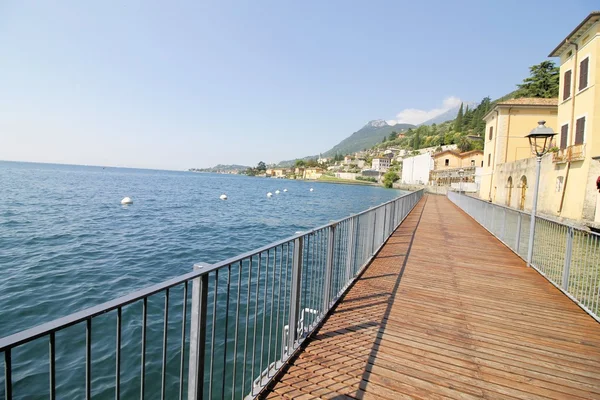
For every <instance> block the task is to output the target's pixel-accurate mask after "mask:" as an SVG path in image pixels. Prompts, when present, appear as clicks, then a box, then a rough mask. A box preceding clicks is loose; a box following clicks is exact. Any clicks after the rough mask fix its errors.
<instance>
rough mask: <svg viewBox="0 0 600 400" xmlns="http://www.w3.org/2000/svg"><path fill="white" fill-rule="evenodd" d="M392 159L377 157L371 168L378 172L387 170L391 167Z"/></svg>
mask: <svg viewBox="0 0 600 400" xmlns="http://www.w3.org/2000/svg"><path fill="white" fill-rule="evenodd" d="M390 164H391V160H390V159H389V158H387V157H377V158H374V159H373V162H372V163H371V168H372V169H374V170H375V171H378V172H386V171H387V170H388V169H389V168H390Z"/></svg>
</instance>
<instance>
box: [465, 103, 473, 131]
mask: <svg viewBox="0 0 600 400" xmlns="http://www.w3.org/2000/svg"><path fill="white" fill-rule="evenodd" d="M472 122H473V109H471V110H469V106H466V107H465V115H464V116H463V130H464V131H467V130H469V129H472V128H471V123H472Z"/></svg>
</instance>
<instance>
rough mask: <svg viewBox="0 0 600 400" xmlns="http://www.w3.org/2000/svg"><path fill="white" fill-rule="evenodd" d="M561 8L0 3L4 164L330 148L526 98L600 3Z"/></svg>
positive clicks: (140, 161) (218, 158) (287, 153)
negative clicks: (463, 106) (524, 87)
mask: <svg viewBox="0 0 600 400" xmlns="http://www.w3.org/2000/svg"><path fill="white" fill-rule="evenodd" d="M554 3H555V2H548V1H522V0H520V1H515V0H507V1H504V2H502V3H497V2H488V1H481V0H479V1H457V2H449V1H425V2H416V1H368V2H367V1H364V2H355V1H308V0H307V1H295V2H292V1H281V0H275V1H245V2H241V1H240V2H233V1H210V2H201V1H173V2H165V1H135V0H130V1H126V2H116V1H100V2H92V1H60V2H54V1H43V0H42V1H33V0H32V1H20V0H19V1H17V0H15V1H11V0H4V1H0V65H1V67H0V159H3V160H21V161H40V162H58V163H73V164H90V165H110V166H128V167H142V168H164V169H187V168H190V167H208V166H212V165H214V164H217V163H227V164H229V163H239V164H246V165H254V164H256V163H257V162H258V161H260V160H263V161H265V162H277V161H280V160H282V159H293V158H296V157H301V156H306V155H313V154H318V153H319V152H323V151H326V150H328V149H329V148H331V147H332V146H333V145H335V144H336V143H337V142H339V141H340V140H342V139H343V138H345V137H347V136H348V135H350V134H351V133H352V132H354V131H356V130H358V129H360V128H361V127H362V126H363V125H364V124H365V123H366V122H368V121H369V120H372V119H386V120H394V119H401V120H406V121H408V122H419V121H418V120H419V119H422V118H423V116H424V115H428V114H427V113H428V112H430V111H431V110H436V109H437V110H439V109H441V110H443V109H444V108H445V107H448V106H449V105H450V104H454V103H456V102H458V101H459V100H457V99H461V100H464V101H479V100H481V98H483V97H484V96H488V95H489V96H491V97H492V98H496V97H499V96H502V95H504V94H506V93H508V92H510V91H511V90H513V89H514V87H515V86H514V85H515V84H516V83H518V82H520V81H521V80H522V79H523V78H524V77H525V76H527V74H528V67H529V66H530V65H533V64H537V63H539V62H541V61H543V60H544V59H545V58H546V56H547V55H548V53H549V52H550V51H551V50H552V49H553V48H554V47H555V46H556V45H557V44H558V43H559V42H560V41H561V40H562V39H564V37H565V36H566V35H567V34H568V33H569V32H570V31H571V30H572V29H573V28H574V27H575V26H576V25H577V24H578V23H579V22H580V21H581V20H582V19H583V18H584V17H585V16H586V15H587V14H588V13H589V12H590V11H592V10H593V9H594V8H597V4H595V2H594V1H581V0H573V1H570V2H566V1H563V2H556V4H554ZM444 104H445V106H444ZM429 114H431V113H429ZM398 115H399V116H398Z"/></svg>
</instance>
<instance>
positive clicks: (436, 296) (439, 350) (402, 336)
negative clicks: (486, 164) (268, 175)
mask: <svg viewBox="0 0 600 400" xmlns="http://www.w3.org/2000/svg"><path fill="white" fill-rule="evenodd" d="M413 235H414V240H413V241H412V246H410V245H411V239H412V238H413ZM409 246H410V248H409ZM407 254H408V256H407ZM404 264H405V269H404V272H403V274H402V276H400V273H401V271H402V266H403V265H404ZM307 343H308V344H307V346H306V348H305V350H304V351H303V352H302V353H301V354H300V355H299V356H298V357H297V358H296V359H295V360H294V361H293V363H292V364H291V365H290V367H289V369H288V372H287V373H286V374H285V375H284V376H282V377H281V378H280V379H279V381H277V382H275V383H274V385H272V387H271V390H269V391H266V392H265V393H262V394H261V396H262V397H263V398H290V399H291V398H301V399H308V398H327V399H334V398H335V399H344V398H357V399H413V398H416V399H446V398H450V399H472V398H494V399H503V398H506V399H515V398H528V399H544V398H551V399H567V398H569V399H578V398H600V324H598V323H597V322H596V321H595V320H593V319H592V318H591V317H590V316H589V315H587V314H585V313H584V312H583V311H582V310H581V309H580V308H579V307H578V306H577V305H576V304H574V303H573V302H572V301H571V300H569V299H568V298H567V297H566V296H565V295H564V294H562V293H561V292H560V291H559V290H557V289H556V288H555V287H554V286H552V285H551V284H550V283H549V282H547V281H546V280H545V279H544V278H543V277H542V276H541V275H539V274H538V273H537V272H535V271H534V270H532V269H531V268H527V267H526V265H525V263H524V262H523V260H521V259H520V258H519V257H517V256H516V255H515V254H514V253H512V252H511V251H510V250H509V249H508V248H506V247H505V246H504V245H503V244H502V243H501V242H499V241H498V240H497V239H496V238H494V237H493V236H492V235H491V234H489V232H487V231H486V230H485V229H483V228H482V227H481V226H479V224H477V222H475V221H474V220H472V219H471V218H470V217H468V216H467V215H466V214H465V213H463V212H462V211H461V210H459V209H458V208H457V207H456V206H454V205H453V204H452V203H450V202H449V201H448V200H447V199H446V198H444V197H440V196H428V197H426V198H424V199H423V200H422V201H421V202H420V203H419V204H418V205H417V207H415V209H414V210H413V212H412V213H411V214H410V215H409V216H408V217H407V219H406V220H405V222H404V223H403V224H402V225H401V226H400V227H399V228H398V230H397V231H396V232H394V234H393V235H392V237H391V238H390V240H388V242H387V243H386V244H385V245H384V246H383V248H382V249H381V251H380V253H379V254H378V255H377V257H376V258H375V260H374V261H373V262H372V264H371V265H370V266H369V267H368V268H367V270H366V271H365V273H364V274H363V276H362V277H361V279H359V280H358V281H357V283H356V284H355V285H354V287H353V288H352V289H351V290H350V291H349V292H348V294H347V295H346V296H345V298H344V300H343V301H342V302H340V303H339V304H338V306H337V308H336V309H335V310H334V312H333V313H332V314H331V315H330V317H329V318H328V320H327V322H326V323H325V324H324V325H323V326H322V327H321V328H320V329H319V330H318V331H317V332H315V334H314V335H313V336H312V338H310V339H309V340H308V342H307Z"/></svg>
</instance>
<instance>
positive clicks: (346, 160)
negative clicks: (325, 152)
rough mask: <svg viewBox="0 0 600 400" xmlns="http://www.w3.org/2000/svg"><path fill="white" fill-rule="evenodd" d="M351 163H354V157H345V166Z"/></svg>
mask: <svg viewBox="0 0 600 400" xmlns="http://www.w3.org/2000/svg"><path fill="white" fill-rule="evenodd" d="M350 163H352V157H350V156H345V157H344V164H346V165H348V164H350Z"/></svg>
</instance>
